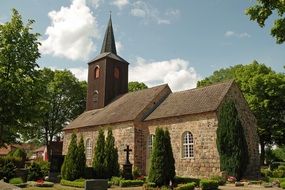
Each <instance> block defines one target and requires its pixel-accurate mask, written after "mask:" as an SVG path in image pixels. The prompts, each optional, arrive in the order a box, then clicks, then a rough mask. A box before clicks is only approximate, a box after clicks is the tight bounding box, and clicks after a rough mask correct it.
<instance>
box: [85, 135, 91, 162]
mask: <svg viewBox="0 0 285 190" xmlns="http://www.w3.org/2000/svg"><path fill="white" fill-rule="evenodd" d="M91 158H92V143H91V139H90V138H88V139H87V140H86V159H91Z"/></svg>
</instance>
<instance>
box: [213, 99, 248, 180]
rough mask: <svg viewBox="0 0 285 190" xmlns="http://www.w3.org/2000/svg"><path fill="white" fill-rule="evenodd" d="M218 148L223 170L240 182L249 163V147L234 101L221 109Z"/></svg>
mask: <svg viewBox="0 0 285 190" xmlns="http://www.w3.org/2000/svg"><path fill="white" fill-rule="evenodd" d="M217 148H218V152H219V155H220V163H221V170H222V171H226V172H227V173H228V174H229V175H231V176H235V177H236V178H237V179H238V180H240V179H241V177H242V176H243V173H244V172H245V170H246V166H247V163H248V147H247V143H246V139H245V136H244V131H243V127H242V125H241V122H240V120H239V117H238V112H237V110H236V108H235V104H234V102H233V101H226V102H225V103H224V104H223V106H222V107H221V109H220V112H219V123H218V129H217Z"/></svg>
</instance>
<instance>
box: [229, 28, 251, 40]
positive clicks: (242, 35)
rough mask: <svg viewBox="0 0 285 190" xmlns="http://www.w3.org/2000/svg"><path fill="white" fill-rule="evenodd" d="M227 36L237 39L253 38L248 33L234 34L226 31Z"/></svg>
mask: <svg viewBox="0 0 285 190" xmlns="http://www.w3.org/2000/svg"><path fill="white" fill-rule="evenodd" d="M225 36H226V37H237V38H249V37H251V36H250V34H248V33H247V32H243V33H238V32H234V31H231V30H229V31H226V32H225Z"/></svg>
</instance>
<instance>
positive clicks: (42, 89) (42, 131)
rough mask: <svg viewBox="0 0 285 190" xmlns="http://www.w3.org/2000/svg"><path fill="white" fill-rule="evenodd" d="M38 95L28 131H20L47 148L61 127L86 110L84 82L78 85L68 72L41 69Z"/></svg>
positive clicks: (37, 84)
mask: <svg viewBox="0 0 285 190" xmlns="http://www.w3.org/2000/svg"><path fill="white" fill-rule="evenodd" d="M35 85H36V86H37V93H38V96H37V97H36V98H35V100H34V101H35V104H34V106H33V109H34V114H33V120H32V122H31V123H30V125H31V126H30V128H32V129H33V130H27V131H25V132H23V134H24V137H26V138H27V139H32V138H37V139H40V140H41V141H42V142H43V143H44V144H46V145H47V147H48V154H49V153H50V151H49V142H51V141H52V140H53V139H54V137H55V136H57V135H59V133H61V131H62V129H63V127H64V126H65V125H66V124H67V123H68V122H69V121H71V120H72V119H74V118H75V117H76V116H78V115H79V114H81V113H82V112H83V111H84V110H85V105H86V100H85V98H86V95H85V94H86V89H87V84H86V82H80V81H79V80H78V79H77V78H76V77H75V76H74V75H73V74H72V73H71V72H70V71H68V70H63V71H60V70H55V71H52V70H51V69H48V68H44V69H42V70H39V74H38V77H37V83H36V84H35Z"/></svg>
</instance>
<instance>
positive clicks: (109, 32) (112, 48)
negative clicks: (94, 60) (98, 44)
mask: <svg viewBox="0 0 285 190" xmlns="http://www.w3.org/2000/svg"><path fill="white" fill-rule="evenodd" d="M108 52H111V53H113V54H115V55H117V51H116V44H115V37H114V33H113V26H112V18H111V14H110V19H109V23H108V27H107V29H106V32H105V36H104V41H103V44H102V49H101V53H108Z"/></svg>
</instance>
